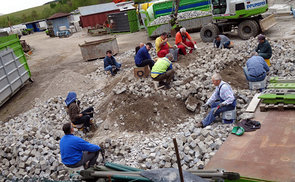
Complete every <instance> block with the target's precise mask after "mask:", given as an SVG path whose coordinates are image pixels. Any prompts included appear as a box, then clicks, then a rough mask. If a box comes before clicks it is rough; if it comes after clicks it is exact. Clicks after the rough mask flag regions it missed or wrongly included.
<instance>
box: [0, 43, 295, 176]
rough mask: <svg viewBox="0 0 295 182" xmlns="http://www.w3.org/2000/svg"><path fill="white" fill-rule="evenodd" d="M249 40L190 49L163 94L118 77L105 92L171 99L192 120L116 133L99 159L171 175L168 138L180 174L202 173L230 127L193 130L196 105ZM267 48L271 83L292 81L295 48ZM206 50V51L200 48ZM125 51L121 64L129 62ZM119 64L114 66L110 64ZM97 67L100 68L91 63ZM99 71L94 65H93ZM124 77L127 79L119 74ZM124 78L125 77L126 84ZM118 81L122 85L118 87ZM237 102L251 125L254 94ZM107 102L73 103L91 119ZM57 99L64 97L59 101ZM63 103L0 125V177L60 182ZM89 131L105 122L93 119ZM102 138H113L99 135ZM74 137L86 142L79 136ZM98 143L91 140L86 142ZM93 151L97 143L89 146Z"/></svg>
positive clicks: (93, 94)
mask: <svg viewBox="0 0 295 182" xmlns="http://www.w3.org/2000/svg"><path fill="white" fill-rule="evenodd" d="M256 42H257V41H256V40H254V39H253V40H249V41H245V42H243V43H241V44H239V45H237V46H236V47H235V48H234V49H231V50H227V49H222V50H220V49H213V48H212V49H205V50H204V49H198V50H195V53H193V54H192V55H187V57H182V58H181V59H190V60H189V62H190V63H189V64H188V66H187V67H185V66H181V64H182V61H184V60H181V59H180V62H179V63H174V64H173V66H174V69H175V70H176V77H175V78H176V81H174V82H172V84H171V86H172V88H171V89H170V90H156V89H155V88H154V84H153V81H152V80H151V79H150V78H147V79H135V78H133V76H132V75H131V74H130V73H129V71H131V70H127V69H125V71H122V73H121V74H122V77H125V78H126V79H121V82H119V83H118V84H117V85H116V86H115V87H114V89H113V93H114V94H117V95H119V94H121V93H127V94H134V95H138V96H140V97H150V96H152V95H159V96H164V98H169V97H176V98H178V99H180V100H182V101H183V102H184V103H185V104H186V107H187V109H188V110H190V111H192V112H194V113H195V114H194V117H188V118H187V119H186V120H184V121H181V122H180V124H178V125H176V126H174V127H172V128H169V129H165V128H164V129H163V130H162V131H160V132H158V133H150V134H144V133H143V132H140V133H129V132H122V133H120V137H119V138H118V137H114V138H111V137H110V138H108V139H106V140H105V141H104V142H105V144H104V145H105V147H106V157H107V160H108V161H110V162H116V163H121V164H125V165H129V166H133V167H139V168H142V169H156V168H162V167H176V162H175V161H176V157H175V153H174V147H173V142H172V138H174V137H176V138H177V141H178V145H179V151H180V156H181V160H182V161H181V163H182V165H183V169H190V168H199V169H202V168H203V167H204V166H205V165H206V164H207V163H208V161H209V160H210V158H211V157H212V156H213V155H214V154H215V153H216V151H217V150H218V149H219V147H220V146H221V145H222V143H223V142H224V141H225V140H226V138H227V136H228V135H229V133H230V130H231V129H232V126H233V125H231V124H230V125H222V124H220V123H215V124H213V125H210V126H207V127H206V128H204V129H201V128H197V127H196V123H198V122H200V121H201V120H202V118H203V117H204V116H205V114H206V113H205V112H206V111H205V110H203V109H202V108H201V107H200V105H201V104H203V103H204V102H205V101H206V100H207V99H208V97H209V96H210V94H208V93H210V92H212V91H213V89H214V88H213V86H212V84H211V76H212V73H213V72H215V71H221V70H223V69H227V67H229V66H230V65H232V64H233V63H236V64H239V65H240V66H243V65H245V62H246V60H247V56H248V55H249V53H250V52H251V51H252V50H253V49H254V48H255V46H256ZM270 43H271V45H272V47H273V58H272V59H271V63H272V67H271V71H270V75H271V76H295V73H294V63H295V51H294V50H295V49H294V48H295V43H294V42H290V41H285V40H284V41H275V42H272V41H271V42H270ZM208 46H211V45H209V44H208ZM132 55H133V53H132V51H130V52H129V53H128V54H126V55H125V54H124V55H123V56H127V57H128V56H130V57H131V58H132V57H133V56H132ZM117 59H118V61H120V58H117ZM99 64H101V62H100V63H99ZM101 66H102V65H101ZM101 68H102V67H99V68H98V70H97V71H96V72H95V73H93V74H91V76H90V75H88V76H89V77H91V78H93V79H101V75H102V74H104V71H103V69H101ZM126 72H128V73H127V74H124V73H126ZM130 75H131V76H130ZM123 80H124V81H123ZM235 92H236V94H237V99H238V102H237V103H238V105H237V111H238V119H241V118H244V117H251V116H247V115H241V113H242V112H243V111H244V109H245V107H246V104H247V103H248V102H249V101H250V98H251V97H252V96H253V95H254V93H255V91H249V90H235ZM107 94H108V95H109V94H111V93H104V92H103V91H102V90H94V91H90V92H88V93H85V94H84V95H81V96H80V100H81V106H82V107H83V108H86V107H87V106H89V105H93V106H94V108H95V111H97V112H96V113H95V116H99V113H98V110H99V107H100V106H101V104H102V103H103V102H104V101H105V100H104V98H105V97H106V96H107ZM64 97H65V96H64ZM64 97H61V96H58V97H55V98H51V99H49V100H48V101H47V102H46V103H41V102H37V103H36V105H35V106H34V108H33V109H31V110H29V111H28V112H25V113H23V114H21V115H19V116H18V117H15V118H13V119H11V120H9V121H8V122H5V123H1V127H0V128H1V129H0V132H1V137H0V149H1V150H0V171H1V173H0V176H1V175H2V177H3V176H4V177H5V178H8V179H10V180H16V179H27V178H34V177H35V178H46V179H55V180H56V179H58V180H64V179H68V178H69V175H68V171H67V170H66V169H65V167H64V165H63V164H62V163H61V161H60V160H61V159H60V151H59V140H60V138H61V137H62V136H63V132H62V130H61V127H62V124H64V123H66V122H68V121H69V118H68V116H67V114H66V110H65V106H64V99H65V98H64ZM96 121H97V123H103V122H105V121H103V120H101V119H97V118H96ZM104 129H105V130H108V132H117V130H110V129H109V128H104ZM75 134H76V135H78V136H81V137H84V138H85V137H86V136H85V135H84V134H83V133H82V132H81V131H76V133H75ZM92 140H93V141H95V140H98V141H99V140H100V138H99V137H96V138H92ZM94 143H97V142H94Z"/></svg>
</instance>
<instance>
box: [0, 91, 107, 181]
mask: <svg viewBox="0 0 295 182" xmlns="http://www.w3.org/2000/svg"><path fill="white" fill-rule="evenodd" d="M98 93H101V91H100V90H95V91H93V92H90V93H88V94H87V96H84V97H83V95H82V99H81V105H82V107H84V108H86V106H88V105H97V101H99V100H101V97H103V96H104V93H101V94H98ZM86 97H88V98H87V99H84V98H86ZM64 99H65V98H62V97H61V96H58V97H55V98H51V99H49V100H48V101H47V102H46V103H41V102H37V103H36V104H35V106H34V108H33V109H31V110H29V111H28V112H25V113H23V114H21V115H19V116H18V117H16V118H13V119H10V120H9V121H8V122H5V123H1V137H0V143H1V144H0V149H1V150H0V171H1V173H0V179H5V178H7V179H8V180H11V181H15V180H17V179H24V180H25V179H35V180H37V181H39V180H40V179H59V180H64V179H68V178H69V175H68V170H67V169H66V168H65V166H64V165H63V164H62V163H61V157H60V150H59V140H60V139H61V137H62V136H63V135H64V133H63V131H62V125H63V124H64V123H67V122H69V118H68V116H67V113H66V109H65V104H64ZM98 122H99V121H98ZM75 134H76V135H78V136H81V137H85V135H84V133H83V132H82V131H76V133H75ZM1 176H2V177H1Z"/></svg>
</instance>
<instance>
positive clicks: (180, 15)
mask: <svg viewBox="0 0 295 182" xmlns="http://www.w3.org/2000/svg"><path fill="white" fill-rule="evenodd" d="M207 15H211V13H210V12H208V11H185V12H182V13H178V14H177V20H178V21H180V20H185V19H191V18H196V17H201V16H207ZM170 20H171V16H170V15H165V16H160V17H158V18H156V19H155V20H154V21H152V22H150V23H149V26H153V25H160V24H165V23H169V21H170Z"/></svg>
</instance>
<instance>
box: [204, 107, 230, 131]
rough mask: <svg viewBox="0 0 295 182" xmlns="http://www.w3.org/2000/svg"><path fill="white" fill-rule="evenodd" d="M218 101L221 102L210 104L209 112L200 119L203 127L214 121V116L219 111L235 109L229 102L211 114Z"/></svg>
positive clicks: (217, 114)
mask: <svg viewBox="0 0 295 182" xmlns="http://www.w3.org/2000/svg"><path fill="white" fill-rule="evenodd" d="M220 103H221V102H214V103H213V104H211V110H210V112H209V114H208V115H207V116H206V118H205V119H203V121H202V123H203V126H204V127H205V126H208V125H210V124H211V123H212V122H213V121H215V117H216V116H219V114H220V113H222V112H225V111H231V110H234V109H235V107H234V106H233V104H230V105H226V106H222V107H220V108H219V109H218V110H217V111H216V112H215V114H213V113H214V110H215V109H216V107H217V106H218V104H220Z"/></svg>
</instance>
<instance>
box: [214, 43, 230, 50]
mask: <svg viewBox="0 0 295 182" xmlns="http://www.w3.org/2000/svg"><path fill="white" fill-rule="evenodd" d="M215 45H216V47H217V48H218V47H219V46H220V41H219V42H216V43H215ZM229 45H230V41H227V42H225V43H224V44H223V47H224V48H226V49H229V47H228V46H229Z"/></svg>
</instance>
